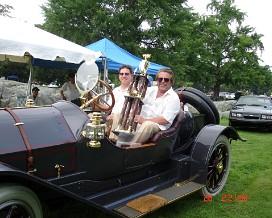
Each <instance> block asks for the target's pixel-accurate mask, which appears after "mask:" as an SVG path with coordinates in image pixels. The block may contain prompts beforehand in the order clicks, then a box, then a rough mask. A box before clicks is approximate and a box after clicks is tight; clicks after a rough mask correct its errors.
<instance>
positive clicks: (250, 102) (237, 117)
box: [229, 95, 272, 130]
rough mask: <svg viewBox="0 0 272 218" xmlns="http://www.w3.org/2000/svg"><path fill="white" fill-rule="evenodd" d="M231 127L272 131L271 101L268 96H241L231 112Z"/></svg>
mask: <svg viewBox="0 0 272 218" xmlns="http://www.w3.org/2000/svg"><path fill="white" fill-rule="evenodd" d="M229 125H230V126H233V127H237V126H241V127H264V128H269V129H270V130H272V101H271V99H270V98H269V97H267V96H254V95H248V96H241V97H240V98H239V99H238V101H237V102H236V104H235V105H234V107H233V108H232V109H231V111H230V115H229Z"/></svg>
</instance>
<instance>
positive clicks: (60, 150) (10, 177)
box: [0, 72, 242, 218]
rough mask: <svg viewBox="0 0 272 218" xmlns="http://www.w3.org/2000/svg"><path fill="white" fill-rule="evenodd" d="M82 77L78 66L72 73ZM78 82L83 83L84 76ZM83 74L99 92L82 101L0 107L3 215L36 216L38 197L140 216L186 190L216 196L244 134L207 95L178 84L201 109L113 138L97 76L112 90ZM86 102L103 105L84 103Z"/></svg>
mask: <svg viewBox="0 0 272 218" xmlns="http://www.w3.org/2000/svg"><path fill="white" fill-rule="evenodd" d="M85 77H86V76H81V75H80V74H79V72H78V75H77V78H85ZM135 77H137V76H135ZM140 77H141V78H143V76H142V75H140ZM88 79H90V78H89V77H88ZM77 82H78V83H77V85H78V87H79V86H80V84H81V85H82V87H84V85H83V84H84V81H82V80H81V81H80V80H78V81H77ZM87 82H88V83H86V84H87V86H85V88H84V89H83V88H82V89H81V92H84V91H86V90H87V91H88V92H89V91H90V90H89V88H91V89H92V91H91V92H92V94H93V95H95V94H97V95H96V96H95V97H94V98H93V99H91V100H87V102H86V104H84V106H83V107H82V108H79V107H77V106H76V105H74V104H72V103H70V102H66V101H59V102H57V103H55V104H52V105H49V106H42V107H36V106H33V105H27V107H22V108H2V109H0V138H1V144H0V217H33V218H34V217H37V218H39V217H42V216H43V212H42V207H41V202H52V201H53V200H56V199H62V198H64V197H68V198H73V199H75V200H77V201H81V202H83V203H85V204H87V205H89V206H91V207H95V208H98V209H101V210H103V211H105V212H107V213H109V214H111V215H115V216H117V217H140V216H143V215H145V214H147V213H150V212H152V211H153V210H155V209H158V208H160V207H162V206H164V205H167V204H169V203H171V202H173V201H175V200H178V199H180V198H181V197H184V196H186V195H188V194H190V193H193V192H197V191H200V193H202V195H212V196H215V195H217V194H218V193H219V192H220V191H221V190H222V189H223V187H224V185H225V183H226V181H227V178H228V174H229V170H230V162H231V148H230V143H231V141H232V139H234V140H237V139H241V138H240V137H239V135H238V134H237V132H236V131H235V129H233V128H232V127H229V126H221V125H219V121H220V118H219V114H218V111H217V109H216V107H215V106H214V104H213V102H212V101H211V100H210V99H209V98H208V97H207V96H206V95H204V94H203V93H202V92H200V91H198V90H196V89H193V88H180V89H177V90H176V91H177V93H178V95H179V98H180V100H181V101H183V102H187V103H189V104H191V105H193V106H194V107H195V108H196V109H197V110H198V112H199V113H197V114H192V113H191V112H183V111H180V113H179V114H178V115H177V117H176V119H175V120H174V123H173V124H172V126H171V127H170V129H168V130H166V131H160V132H157V133H155V134H154V135H153V136H152V137H151V138H150V139H149V140H148V141H147V142H146V143H145V144H141V145H132V146H129V144H126V145H125V146H116V142H113V141H111V140H109V138H108V137H107V135H104V127H105V124H104V121H103V119H102V120H101V117H103V111H108V110H109V108H107V105H106V106H105V105H104V106H105V107H103V106H102V107H101V104H102V105H103V97H104V96H105V94H98V93H97V92H96V91H93V90H98V89H96V88H95V87H96V86H97V84H99V83H101V84H103V85H105V86H106V88H107V90H106V91H105V93H107V94H110V95H111V96H112V93H111V90H110V88H109V87H108V86H107V85H106V84H105V83H104V82H103V81H101V80H97V79H90V80H89V81H87ZM90 84H95V85H90ZM86 87H87V88H86ZM103 93H104V92H103ZM133 99H135V97H133ZM91 102H92V103H95V104H97V107H98V108H100V109H97V107H93V109H95V108H96V109H95V110H94V111H91V110H90V109H88V110H86V109H84V107H87V106H89V104H90V103H91ZM108 106H109V105H108ZM109 107H112V105H111V106H109ZM89 112H93V115H92V116H93V117H92V120H91V121H90V116H88V114H87V113H89ZM100 112H102V116H100ZM241 140H242V139H241Z"/></svg>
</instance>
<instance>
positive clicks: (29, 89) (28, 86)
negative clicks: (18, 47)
mask: <svg viewBox="0 0 272 218" xmlns="http://www.w3.org/2000/svg"><path fill="white" fill-rule="evenodd" d="M29 69H30V71H29V78H28V83H27V90H26V96H28V95H31V83H32V72H33V66H32V58H30V59H29Z"/></svg>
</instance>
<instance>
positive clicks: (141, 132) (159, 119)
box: [112, 68, 180, 143]
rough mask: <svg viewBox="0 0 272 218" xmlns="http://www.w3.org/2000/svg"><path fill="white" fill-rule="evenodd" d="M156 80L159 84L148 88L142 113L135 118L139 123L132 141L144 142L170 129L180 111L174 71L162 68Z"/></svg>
mask: <svg viewBox="0 0 272 218" xmlns="http://www.w3.org/2000/svg"><path fill="white" fill-rule="evenodd" d="M156 80H157V83H158V85H157V86H152V87H148V88H147V92H146V95H145V98H144V99H143V102H144V105H143V107H142V111H141V114H140V115H136V116H135V118H134V121H135V122H136V123H138V125H137V130H136V132H135V136H134V137H133V139H132V140H131V143H144V142H146V141H147V140H148V139H149V138H150V136H152V135H153V134H154V133H155V132H158V131H160V130H166V129H168V128H169V127H170V126H171V124H172V122H173V121H174V119H175V117H176V115H177V114H178V113H179V111H180V101H179V98H178V95H177V93H176V92H175V91H174V90H173V89H172V85H173V71H172V70H171V69H169V68H161V69H160V70H159V71H158V73H157V76H156ZM116 127H117V126H112V129H115V128H116Z"/></svg>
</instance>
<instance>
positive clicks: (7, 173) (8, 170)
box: [0, 162, 71, 199]
mask: <svg viewBox="0 0 272 218" xmlns="http://www.w3.org/2000/svg"><path fill="white" fill-rule="evenodd" d="M1 183H16V184H20V185H22V186H25V187H27V188H29V189H31V190H32V191H33V192H34V193H35V194H36V195H37V196H38V197H39V199H44V193H46V195H47V194H48V196H49V193H52V194H53V195H52V196H69V195H70V194H69V193H68V192H67V191H66V190H64V189H62V188H61V187H58V186H56V185H54V184H52V183H51V182H48V181H46V180H43V179H41V178H39V177H37V176H35V175H31V174H28V173H26V172H24V171H21V170H19V169H17V168H14V167H12V166H10V165H8V164H5V163H2V162H0V184H1ZM70 196H71V195H70Z"/></svg>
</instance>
